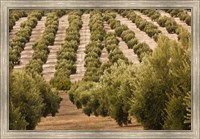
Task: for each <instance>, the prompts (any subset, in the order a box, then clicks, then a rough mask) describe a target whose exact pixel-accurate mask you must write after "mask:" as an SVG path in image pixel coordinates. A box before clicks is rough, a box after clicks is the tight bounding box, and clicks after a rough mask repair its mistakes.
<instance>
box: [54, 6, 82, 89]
mask: <svg viewBox="0 0 200 139" xmlns="http://www.w3.org/2000/svg"><path fill="white" fill-rule="evenodd" d="M82 14H83V13H82V11H81V10H73V11H70V12H69V13H68V21H69V27H68V28H67V29H66V36H65V42H64V44H62V46H61V48H60V49H59V50H58V52H57V60H58V61H57V64H56V72H55V74H54V77H53V78H52V79H51V81H50V83H51V85H52V86H54V87H55V88H57V89H59V90H68V89H69V88H70V86H71V82H70V79H69V76H70V75H71V74H74V73H76V67H75V66H74V63H75V62H76V59H77V56H76V51H77V49H78V46H79V44H80V33H79V31H80V29H81V27H82V21H81V15H82ZM66 20H67V19H66Z"/></svg>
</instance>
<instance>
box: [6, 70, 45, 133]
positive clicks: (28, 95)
mask: <svg viewBox="0 0 200 139" xmlns="http://www.w3.org/2000/svg"><path fill="white" fill-rule="evenodd" d="M10 78H11V79H10V91H9V92H10V100H12V103H13V106H14V107H18V108H19V111H20V113H21V114H22V116H23V117H24V118H25V120H26V122H27V123H28V125H27V126H26V129H34V128H35V126H36V125H37V123H38V122H39V121H40V117H41V116H42V110H43V107H44V104H43V103H42V101H43V100H42V98H41V97H40V92H39V89H38V88H37V85H36V84H35V83H36V82H35V81H34V79H33V78H32V77H31V76H30V75H28V74H26V73H25V72H18V73H17V72H14V73H12V74H11V76H10Z"/></svg>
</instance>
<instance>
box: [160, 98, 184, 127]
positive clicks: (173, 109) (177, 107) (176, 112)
mask: <svg viewBox="0 0 200 139" xmlns="http://www.w3.org/2000/svg"><path fill="white" fill-rule="evenodd" d="M165 110H166V113H167V117H166V119H165V122H164V125H163V129H165V130H183V129H187V126H186V125H185V124H184V120H185V119H184V115H185V113H186V112H185V106H184V104H183V99H182V98H181V97H180V96H179V97H175V96H174V95H173V96H171V97H169V102H167V107H166V109H165Z"/></svg>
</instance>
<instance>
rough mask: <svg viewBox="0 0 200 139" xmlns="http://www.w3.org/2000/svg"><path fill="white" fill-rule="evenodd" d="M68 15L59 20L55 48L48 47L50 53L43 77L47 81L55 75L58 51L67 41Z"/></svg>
mask: <svg viewBox="0 0 200 139" xmlns="http://www.w3.org/2000/svg"><path fill="white" fill-rule="evenodd" d="M68 26H69V23H68V15H64V16H62V17H61V18H60V19H59V25H58V31H57V33H56V36H55V41H54V45H53V46H48V48H49V49H50V53H49V55H48V58H47V62H46V63H45V64H44V65H43V72H42V74H43V77H44V79H45V80H46V81H50V79H51V78H52V77H53V75H54V73H55V71H56V70H55V65H56V63H57V51H58V50H59V48H61V45H62V43H64V40H65V32H66V28H68Z"/></svg>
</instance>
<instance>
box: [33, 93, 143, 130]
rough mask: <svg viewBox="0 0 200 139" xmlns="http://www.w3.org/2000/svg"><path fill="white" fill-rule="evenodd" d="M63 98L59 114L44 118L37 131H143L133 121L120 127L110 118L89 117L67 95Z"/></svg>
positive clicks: (61, 95) (62, 94) (63, 95)
mask: <svg viewBox="0 0 200 139" xmlns="http://www.w3.org/2000/svg"><path fill="white" fill-rule="evenodd" d="M60 97H62V98H63V100H62V101H61V104H60V109H59V113H57V114H56V116H55V117H52V116H51V115H49V116H47V117H46V118H42V119H41V122H40V123H39V124H38V126H37V127H36V130H143V127H142V126H141V124H139V123H137V122H136V120H135V119H132V124H130V125H128V126H123V127H120V126H119V125H117V123H116V122H115V121H114V120H113V119H112V118H110V117H101V116H98V117H96V116H90V117H89V116H87V115H85V114H84V113H83V112H82V110H81V109H77V108H76V106H75V105H74V104H72V103H71V101H70V100H69V97H68V95H67V93H65V92H60Z"/></svg>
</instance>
